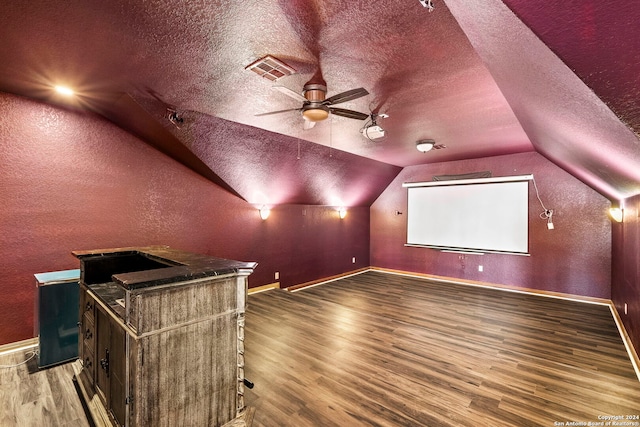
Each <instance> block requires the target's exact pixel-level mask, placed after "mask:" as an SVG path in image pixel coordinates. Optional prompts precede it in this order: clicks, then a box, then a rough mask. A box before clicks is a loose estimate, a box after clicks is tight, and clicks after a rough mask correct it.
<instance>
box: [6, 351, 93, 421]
mask: <svg viewBox="0 0 640 427" xmlns="http://www.w3.org/2000/svg"><path fill="white" fill-rule="evenodd" d="M28 357H29V355H27V354H25V352H23V351H20V352H14V353H10V354H7V355H3V356H2V357H0V365H2V366H7V365H15V364H18V363H21V362H23V361H25V360H27V358H28ZM72 378H73V369H72V368H71V364H69V363H67V364H64V365H60V366H56V367H53V368H49V369H43V370H38V367H37V363H36V360H35V359H31V360H29V362H28V363H25V364H21V365H18V366H16V367H12V368H0V426H1V427H13V426H19V427H48V426H51V427H88V426H89V423H88V422H87V418H86V416H85V413H84V410H83V409H82V404H81V403H80V399H79V398H78V395H77V393H76V391H75V388H74V386H73V383H72V381H71V379H72Z"/></svg>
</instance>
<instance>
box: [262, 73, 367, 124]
mask: <svg viewBox="0 0 640 427" xmlns="http://www.w3.org/2000/svg"><path fill="white" fill-rule="evenodd" d="M274 89H276V90H278V91H280V92H282V93H284V94H285V95H287V96H289V97H291V98H293V99H295V100H298V101H302V107H300V108H290V109H287V110H279V111H272V112H269V113H262V114H256V116H266V115H271V114H280V113H285V112H289V111H300V112H301V113H302V117H303V118H304V119H305V126H304V128H305V129H310V128H312V127H313V125H312V124H315V123H316V122H320V121H323V120H326V119H327V118H328V117H329V114H334V115H336V116H342V117H346V118H349V119H355V120H365V119H366V118H367V117H369V116H368V115H366V114H364V113H360V112H358V111H353V110H347V109H345V108H337V107H333V105H336V104H341V103H343V102H347V101H352V100H354V99H358V98H360V97H363V96H365V95H369V92H367V91H366V90H365V89H364V88H357V89H351V90H348V91H345V92H341V93H339V94H337V95H333V96H331V97H329V98H326V99H325V96H326V94H327V86H326V85H324V84H322V83H318V82H317V81H313V80H312V81H309V82H307V83H306V84H305V85H304V87H303V88H302V95H300V94H299V93H297V92H294V91H293V90H291V89H289V88H287V87H284V86H274Z"/></svg>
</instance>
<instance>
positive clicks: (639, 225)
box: [611, 196, 640, 349]
mask: <svg viewBox="0 0 640 427" xmlns="http://www.w3.org/2000/svg"><path fill="white" fill-rule="evenodd" d="M612 240H613V245H612V255H611V256H612V258H613V260H612V261H613V262H612V269H613V271H612V283H611V299H612V300H613V303H614V304H615V306H616V310H617V311H618V314H620V318H621V319H622V322H623V323H624V327H625V329H626V331H627V333H628V334H629V336H630V338H631V341H632V342H633V346H634V347H635V348H636V349H640V196H635V197H632V198H629V199H627V200H625V202H624V221H623V222H622V223H614V224H613V233H612ZM625 303H626V304H627V314H625V312H624V305H625Z"/></svg>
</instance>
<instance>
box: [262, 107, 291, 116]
mask: <svg viewBox="0 0 640 427" xmlns="http://www.w3.org/2000/svg"><path fill="white" fill-rule="evenodd" d="M287 111H300V108H289V109H288V110H278V111H270V112H268V113H260V114H256V115H255V116H256V117H259V116H270V115H271V114H280V113H286V112H287Z"/></svg>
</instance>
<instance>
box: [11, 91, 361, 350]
mask: <svg viewBox="0 0 640 427" xmlns="http://www.w3.org/2000/svg"><path fill="white" fill-rule="evenodd" d="M0 114H1V115H2V120H1V121H0V162H1V164H2V167H1V168H0V188H1V189H2V191H0V205H1V206H2V209H0V227H1V228H0V256H1V257H2V263H0V295H1V298H0V344H5V343H8V342H14V341H18V340H22V339H27V338H30V337H32V336H33V309H34V294H35V280H34V277H33V274H34V273H40V272H45V271H55V270H64V269H72V268H78V267H79V263H78V260H77V259H76V258H74V257H73V256H72V255H71V253H70V252H71V251H72V250H81V249H97V248H108V247H119V246H136V245H154V244H164V245H170V246H173V247H176V248H179V249H184V250H189V251H193V252H200V253H207V254H210V255H214V256H220V257H225V258H233V259H239V260H243V261H257V262H258V263H259V266H258V268H257V269H256V271H255V273H254V274H253V275H252V276H251V277H250V279H249V283H250V286H252V287H253V286H260V285H263V284H267V283H271V282H274V281H275V280H274V273H275V272H276V271H278V272H280V282H281V284H282V286H290V285H294V284H297V283H301V282H305V281H310V280H315V279H319V278H322V277H326V276H330V275H334V274H339V273H341V272H345V271H350V270H353V269H356V268H361V267H364V266H367V265H369V252H368V241H369V240H368V239H369V209H368V207H357V208H351V209H350V210H349V213H348V215H347V217H346V218H345V219H343V220H340V219H339V218H338V215H337V212H336V211H335V210H334V209H332V208H329V207H322V206H305V205H283V206H276V207H275V208H274V209H273V211H272V213H271V216H270V217H269V219H268V220H267V221H262V220H261V219H260V217H259V215H258V211H257V209H256V208H255V207H254V206H252V205H251V204H249V203H247V202H245V201H243V200H241V199H240V198H238V197H236V196H233V195H231V194H230V193H229V192H227V191H225V190H222V189H221V188H220V187H218V186H216V185H214V184H212V183H211V182H210V181H208V180H206V179H205V178H202V177H201V176H200V175H198V174H196V173H195V172H193V171H191V170H190V169H188V168H186V167H184V166H183V165H181V164H179V163H178V162H176V161H174V160H172V159H170V158H169V157H167V156H165V155H164V154H161V153H160V152H158V151H156V150H154V149H153V148H151V147H150V146H149V145H147V144H145V143H143V142H141V141H140V140H138V139H137V138H135V137H133V136H131V135H130V134H128V133H126V132H124V131H122V130H121V129H119V128H118V127H116V126H114V125H112V124H110V123H108V122H106V121H104V120H102V119H100V118H97V117H95V116H93V115H84V114H81V113H75V112H70V111H66V110H63V109H59V108H55V107H52V106H48V105H45V104H41V103H38V102H34V101H30V100H27V99H24V98H20V97H16V96H12V95H7V94H2V93H0ZM352 257H356V263H355V264H353V263H352Z"/></svg>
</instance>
